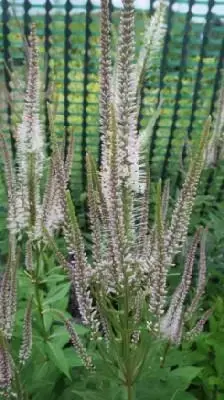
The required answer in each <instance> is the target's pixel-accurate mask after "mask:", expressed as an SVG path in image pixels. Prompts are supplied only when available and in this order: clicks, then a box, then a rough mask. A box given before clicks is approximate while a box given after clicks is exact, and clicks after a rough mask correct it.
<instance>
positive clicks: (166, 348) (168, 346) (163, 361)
mask: <svg viewBox="0 0 224 400" xmlns="http://www.w3.org/2000/svg"><path fill="white" fill-rule="evenodd" d="M169 348H170V342H167V343H166V345H165V348H164V353H163V357H162V359H161V362H160V368H164V366H165V361H166V356H167V353H168V350H169Z"/></svg>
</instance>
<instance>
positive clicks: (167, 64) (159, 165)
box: [0, 0, 224, 200]
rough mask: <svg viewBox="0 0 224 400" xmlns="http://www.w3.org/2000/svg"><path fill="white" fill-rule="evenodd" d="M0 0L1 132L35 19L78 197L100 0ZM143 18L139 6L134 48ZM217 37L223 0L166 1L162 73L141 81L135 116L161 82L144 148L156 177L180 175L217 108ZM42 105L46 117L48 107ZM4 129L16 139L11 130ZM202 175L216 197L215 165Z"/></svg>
mask: <svg viewBox="0 0 224 400" xmlns="http://www.w3.org/2000/svg"><path fill="white" fill-rule="evenodd" d="M0 4H1V7H0V18H1V33H0V46H1V47H0V85H1V86H2V87H3V86H4V85H5V88H6V90H4V93H8V94H7V96H9V97H10V99H12V103H10V104H9V105H8V106H7V105H6V103H5V102H4V100H3V99H2V97H3V96H2V95H1V97H0V105H1V109H0V118H1V121H2V125H4V128H3V129H5V132H6V134H7V129H6V127H7V123H10V124H11V126H12V125H13V124H15V123H16V122H17V121H18V120H19V118H20V112H19V110H20V108H21V106H22V103H21V95H19V93H21V90H23V86H24V65H23V64H24V62H23V60H24V56H25V55H26V52H25V51H24V49H26V46H25V43H26V36H27V35H28V33H29V26H30V22H31V21H34V22H36V25H37V31H38V35H39V37H40V53H41V54H42V55H44V57H41V63H42V73H43V79H44V87H45V91H46V97H47V100H48V101H52V103H53V104H57V107H56V114H55V125H56V130H57V132H58V134H59V135H60V133H62V132H63V130H64V129H65V131H66V137H67V139H66V140H68V139H69V130H68V127H73V130H74V134H75V138H76V140H75V161H74V168H73V172H72V190H73V192H74V194H75V195H76V196H79V195H80V193H81V192H82V191H83V190H85V184H86V171H85V154H86V151H90V152H91V153H92V154H93V155H94V156H95V157H96V158H97V157H98V156H99V154H100V152H99V139H100V138H99V134H98V132H99V129H98V95H99V81H98V61H99V54H100V48H99V34H100V32H99V28H100V26H99V12H100V7H99V5H97V4H99V2H97V1H94V0H60V1H52V0H46V1H44V0H24V1H23V2H20V1H18V0H14V1H13V2H12V3H11V2H10V1H9V0H1V3H0ZM155 5H156V2H155V1H153V0H151V1H149V4H148V9H147V10H145V13H146V14H148V13H149V14H150V13H152V12H153V10H154V7H155ZM110 6H111V20H112V23H113V26H114V29H116V27H117V26H118V21H119V9H118V8H116V7H115V6H114V5H113V2H111V3H110ZM142 19H143V13H142V12H140V11H137V12H136V32H137V44H138V48H139V45H140V42H141V40H142V36H141V33H142V30H143V23H142ZM223 37H224V0H189V1H186V0H170V1H169V2H168V10H167V33H166V37H165V42H164V47H163V50H162V53H161V56H160V58H159V59H158V62H159V63H160V64H161V68H160V74H159V75H158V74H157V73H156V72H155V71H151V76H150V78H151V79H150V84H148V83H146V85H145V88H144V93H143V94H144V96H143V103H142V110H141V118H140V126H141V127H144V126H145V125H146V123H147V121H148V119H149V118H150V116H151V115H152V113H153V110H154V108H155V106H156V104H158V101H159V90H158V89H160V90H161V91H162V97H163V109H162V113H161V116H160V118H159V120H158V122H157V124H156V126H155V129H154V132H153V137H152V144H151V149H150V154H151V164H152V165H151V169H152V176H153V177H154V178H158V176H162V177H163V178H166V177H168V176H172V177H173V178H174V179H173V182H174V183H175V182H177V183H178V184H179V183H180V182H181V179H182V178H181V177H182V173H181V168H182V166H184V164H185V162H186V161H187V159H188V154H189V152H190V151H189V149H191V148H192V147H193V146H194V145H195V144H196V143H197V140H198V137H199V135H200V131H201V128H202V125H203V122H204V120H205V118H206V117H207V115H208V114H209V113H213V112H214V110H215V103H216V98H217V93H218V90H219V85H220V76H221V69H222V68H223V58H224V40H223ZM8 67H10V71H11V72H13V75H12V74H11V72H10V71H9V68H8ZM18 77H20V78H19V79H18ZM16 79H17V80H16ZM10 81H11V83H10ZM13 82H14V83H13ZM15 82H19V84H15ZM52 82H54V87H53V86H52ZM3 83H4V85H3ZM2 93H3V92H2ZM15 105H16V106H15ZM43 111H44V112H43V117H44V116H45V118H44V119H45V121H46V122H47V110H46V107H45V109H44V110H43ZM46 125H47V124H46ZM9 133H10V135H9V137H11V141H12V144H13V145H14V140H13V134H14V133H13V132H9ZM205 182H207V183H206V193H216V196H217V198H218V199H219V200H221V198H222V193H223V188H224V181H223V177H222V176H221V174H220V173H219V169H217V170H216V172H214V171H213V172H211V171H209V173H208V174H205V175H204V178H203V184H204V183H205Z"/></svg>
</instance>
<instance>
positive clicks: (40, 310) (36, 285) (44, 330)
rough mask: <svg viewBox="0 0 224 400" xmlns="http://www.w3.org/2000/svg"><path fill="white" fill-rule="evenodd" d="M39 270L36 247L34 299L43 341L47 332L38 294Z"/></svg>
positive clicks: (38, 253)
mask: <svg viewBox="0 0 224 400" xmlns="http://www.w3.org/2000/svg"><path fill="white" fill-rule="evenodd" d="M39 271H40V252H39V250H38V249H37V250H36V270H35V272H34V277H33V278H34V279H33V282H34V289H35V299H36V303H37V309H38V312H39V315H40V320H41V325H42V333H43V338H44V340H45V341H47V339H48V334H47V331H46V328H45V324H44V313H43V306H42V301H41V294H40V288H39Z"/></svg>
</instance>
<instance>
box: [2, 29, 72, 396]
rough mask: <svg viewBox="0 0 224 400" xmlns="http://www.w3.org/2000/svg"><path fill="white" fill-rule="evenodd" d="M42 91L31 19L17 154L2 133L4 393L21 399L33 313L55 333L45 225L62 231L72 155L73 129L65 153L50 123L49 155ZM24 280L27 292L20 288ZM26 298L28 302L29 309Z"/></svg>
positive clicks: (42, 328) (41, 333) (43, 328)
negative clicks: (48, 311)
mask: <svg viewBox="0 0 224 400" xmlns="http://www.w3.org/2000/svg"><path fill="white" fill-rule="evenodd" d="M40 94H41V93H40V75H39V57H38V49H37V37H36V32H35V26H34V25H32V27H31V34H30V38H29V46H28V73H27V82H26V93H25V99H24V107H23V114H22V118H21V122H20V124H19V125H18V127H17V129H16V135H15V143H16V158H15V159H13V156H12V151H11V149H10V146H9V145H8V143H7V141H6V140H5V138H4V136H3V134H1V133H0V143H1V149H2V155H3V159H4V165H5V176H6V182H7V194H8V231H9V249H10V251H9V260H8V265H7V267H6V268H5V272H4V274H3V278H2V280H1V289H0V299H1V300H0V304H1V305H0V329H1V331H0V337H1V345H0V360H1V361H0V375H1V378H0V388H1V389H2V390H3V391H4V393H5V394H8V395H9V394H10V393H14V395H17V397H18V398H19V399H20V400H22V399H23V398H25V397H23V396H25V394H24V391H23V389H22V384H21V382H20V378H19V376H20V372H21V370H22V367H23V365H24V364H25V363H26V361H27V360H28V358H29V356H30V354H31V348H32V319H33V320H35V326H36V331H35V336H36V338H37V337H38V340H39V341H42V343H43V344H44V343H45V342H47V341H48V339H49V337H50V334H51V333H52V327H51V325H49V324H47V323H46V318H45V316H44V314H43V310H44V301H46V298H45V297H46V295H47V291H49V290H50V289H49V285H48V282H47V279H48V272H49V269H50V254H49V252H48V254H47V252H46V243H45V241H44V234H43V225H44V226H45V229H47V230H48V232H49V233H50V234H51V236H53V235H56V234H57V233H58V231H59V230H60V227H61V225H62V223H63V221H64V208H63V207H62V204H63V199H62V197H63V196H64V191H65V189H66V188H67V184H68V180H69V175H70V170H71V164H72V155H73V137H72V135H71V139H70V142H69V145H68V148H67V153H66V155H65V151H64V148H65V144H64V143H61V142H59V141H58V140H57V138H56V136H55V134H54V131H53V128H52V129H51V140H50V146H51V148H50V151H51V156H50V157H47V140H46V139H47V138H46V136H45V134H44V128H43V124H42V122H41V118H40V115H41V112H40ZM49 112H50V111H49ZM51 114H52V112H50V116H51ZM51 120H52V116H51V118H50V121H51ZM62 180H63V182H64V183H63V187H62ZM24 248H25V252H24V251H23V250H24ZM19 249H20V250H21V251H20V253H22V255H23V253H25V257H24V258H25V259H24V260H23V259H22V258H21V259H20V260H18V257H17V254H18V253H19V252H18V250H19ZM46 260H47V261H46ZM19 262H20V263H24V264H25V269H23V271H22V273H21V274H20V271H19V270H18V265H19ZM51 278H53V276H52V277H51ZM56 278H58V279H59V283H60V281H61V277H60V275H55V279H56ZM49 279H50V278H49ZM18 281H20V282H19V290H17V289H18ZM24 283H26V292H25V293H22V294H21V291H22V288H21V287H22V286H23V285H24ZM56 283H57V281H56ZM55 286H56V285H55ZM50 288H51V287H50ZM65 289H66V288H65ZM67 292H68V290H67ZM54 296H55V294H54ZM24 298H25V299H26V302H27V306H26V307H25V310H24V307H23V302H24ZM47 300H49V299H47ZM17 303H18V304H17ZM17 306H18V307H17ZM32 306H34V307H32ZM17 308H18V313H20V312H21V311H24V312H23V314H24V322H23V327H22V326H21V324H20V323H19V321H18V319H16V311H17ZM32 308H33V309H32ZM15 322H16V328H19V331H22V330H23V333H22V334H21V335H19V336H20V342H21V346H20V350H19V352H18V354H17V355H16V357H14V359H13V358H12V349H13V342H14V341H13V339H15V338H16V337H17V332H16V331H17V330H18V329H15ZM48 325H49V326H48ZM36 340H37V339H36ZM39 347H40V345H39ZM46 357H47V352H46ZM12 383H13V386H12Z"/></svg>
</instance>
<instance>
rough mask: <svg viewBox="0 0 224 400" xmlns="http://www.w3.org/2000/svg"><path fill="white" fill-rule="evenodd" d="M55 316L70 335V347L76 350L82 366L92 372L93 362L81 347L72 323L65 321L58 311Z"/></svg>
mask: <svg viewBox="0 0 224 400" xmlns="http://www.w3.org/2000/svg"><path fill="white" fill-rule="evenodd" d="M56 313H57V315H58V316H59V317H60V318H61V319H62V321H63V322H64V324H65V327H66V329H67V331H68V333H69V335H70V338H71V342H72V345H73V347H74V349H75V350H76V352H77V353H78V355H79V357H80V358H81V360H82V361H83V364H84V366H85V367H86V368H87V369H89V370H92V369H93V368H94V367H93V362H92V359H91V357H90V356H89V355H88V354H87V352H86V349H85V347H84V346H83V344H82V343H81V341H80V339H79V336H78V334H77V332H76V330H75V327H74V326H73V324H72V322H71V321H70V320H69V319H66V318H65V317H64V316H63V314H62V313H61V312H59V311H56Z"/></svg>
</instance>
